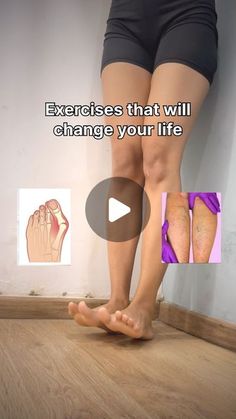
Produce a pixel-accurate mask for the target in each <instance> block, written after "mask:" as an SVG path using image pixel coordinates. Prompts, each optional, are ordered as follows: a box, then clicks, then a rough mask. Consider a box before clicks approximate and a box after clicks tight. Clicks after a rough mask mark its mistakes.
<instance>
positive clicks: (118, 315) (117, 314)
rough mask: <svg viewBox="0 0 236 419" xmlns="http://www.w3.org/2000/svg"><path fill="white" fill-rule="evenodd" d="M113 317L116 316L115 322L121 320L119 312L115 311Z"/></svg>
mask: <svg viewBox="0 0 236 419" xmlns="http://www.w3.org/2000/svg"><path fill="white" fill-rule="evenodd" d="M115 316H116V319H117V320H121V318H122V313H121V311H120V310H116V312H115Z"/></svg>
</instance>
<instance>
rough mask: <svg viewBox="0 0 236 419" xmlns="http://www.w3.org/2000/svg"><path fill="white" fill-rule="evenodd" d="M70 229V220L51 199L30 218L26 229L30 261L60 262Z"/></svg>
mask: <svg viewBox="0 0 236 419" xmlns="http://www.w3.org/2000/svg"><path fill="white" fill-rule="evenodd" d="M68 228H69V223H68V220H67V219H66V217H65V215H64V214H63V212H62V210H61V207H60V204H59V202H58V201H56V200H55V199H51V200H50V201H48V202H46V203H45V205H40V207H39V209H38V210H36V211H35V212H34V214H33V215H31V216H30V218H29V221H28V225H27V229H26V238H27V252H28V258H29V261H30V262H60V260H61V249H62V244H63V240H64V237H65V234H66V232H67V230H68Z"/></svg>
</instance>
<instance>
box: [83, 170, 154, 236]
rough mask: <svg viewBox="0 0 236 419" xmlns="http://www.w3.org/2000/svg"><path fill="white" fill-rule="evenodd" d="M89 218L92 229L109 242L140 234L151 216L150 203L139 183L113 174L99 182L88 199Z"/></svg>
mask: <svg viewBox="0 0 236 419" xmlns="http://www.w3.org/2000/svg"><path fill="white" fill-rule="evenodd" d="M85 211H86V217H87V221H88V223H89V225H90V227H91V228H92V230H93V231H94V232H95V233H96V234H97V235H98V236H100V237H102V238H103V239H105V240H108V241H114V242H122V241H127V240H130V239H132V238H134V237H137V236H138V235H139V234H140V233H141V231H142V230H143V229H144V228H145V226H146V224H147V222H148V219H149V216H150V203H149V199H148V197H147V194H146V193H145V191H144V189H143V188H142V187H141V186H140V185H139V184H138V183H136V182H134V181H132V180H130V179H127V178H123V177H113V178H108V179H105V180H103V181H102V182H100V183H98V184H97V185H96V186H95V187H94V188H93V189H92V191H91V192H90V194H89V196H88V198H87V201H86V208H85Z"/></svg>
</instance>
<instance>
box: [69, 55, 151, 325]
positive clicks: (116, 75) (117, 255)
mask: <svg viewBox="0 0 236 419" xmlns="http://www.w3.org/2000/svg"><path fill="white" fill-rule="evenodd" d="M150 83H151V74H150V73H149V72H148V71H146V70H144V69H143V68H141V67H138V66H135V65H132V64H128V63H113V64H110V65H108V66H107V67H105V68H104V70H103V72H102V87H103V101H104V105H113V106H115V105H122V106H123V108H124V110H125V108H126V105H127V104H128V103H129V102H138V103H139V104H140V105H143V106H145V105H146V103H147V100H148V95H149V92H150ZM105 123H106V124H109V125H112V126H113V128H114V130H115V135H114V138H113V139H112V140H111V145H112V147H111V148H112V176H113V177H116V176H117V177H119V176H121V177H126V178H128V179H132V180H133V181H135V182H137V183H138V184H140V185H141V186H143V185H144V174H143V165H142V146H141V138H140V137H125V138H124V139H123V140H117V138H116V137H117V129H116V126H117V125H123V124H125V125H129V124H132V125H142V124H143V117H130V116H128V115H127V114H126V113H124V115H123V116H121V117H107V118H106V120H105ZM121 192H122V191H121ZM138 239H139V238H138V237H137V238H134V239H132V240H129V241H126V242H108V259H109V270H110V281H111V299H110V300H109V302H108V304H105V307H106V308H107V310H108V312H109V313H113V312H114V311H115V310H117V309H123V308H124V307H126V306H127V305H128V303H129V291H130V281H131V275H132V270H133V264H134V257H135V251H136V247H137V243H138ZM69 312H70V314H71V315H74V316H75V319H76V321H77V322H78V323H80V324H83V325H86V326H88V325H90V326H102V325H101V322H100V320H99V319H98V317H97V308H96V309H90V308H89V307H87V305H86V304H85V302H84V301H82V302H81V303H80V304H79V306H77V305H76V304H73V303H70V305H69Z"/></svg>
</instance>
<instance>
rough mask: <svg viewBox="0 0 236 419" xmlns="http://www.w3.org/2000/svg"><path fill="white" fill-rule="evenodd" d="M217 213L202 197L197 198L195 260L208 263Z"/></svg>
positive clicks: (194, 216) (194, 241) (195, 261)
mask: <svg viewBox="0 0 236 419" xmlns="http://www.w3.org/2000/svg"><path fill="white" fill-rule="evenodd" d="M216 228H217V215H216V214H213V213H212V212H211V211H210V210H209V208H208V207H207V206H206V205H205V204H204V202H203V201H202V200H201V199H200V198H198V197H197V198H196V199H195V204H194V208H193V229H192V236H193V260H194V263H208V262H209V258H210V255H211V251H212V247H213V244H214V240H215V236H216Z"/></svg>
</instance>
